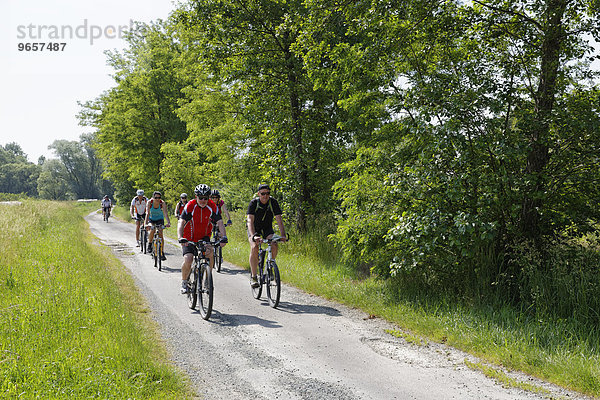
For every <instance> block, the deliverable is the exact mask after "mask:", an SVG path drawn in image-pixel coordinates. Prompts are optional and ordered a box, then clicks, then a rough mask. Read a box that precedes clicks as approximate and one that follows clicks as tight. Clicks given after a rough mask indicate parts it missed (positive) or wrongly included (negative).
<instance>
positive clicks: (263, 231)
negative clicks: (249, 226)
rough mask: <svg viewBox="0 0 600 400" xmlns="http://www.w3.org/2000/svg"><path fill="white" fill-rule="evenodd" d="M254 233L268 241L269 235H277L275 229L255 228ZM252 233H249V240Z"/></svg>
mask: <svg viewBox="0 0 600 400" xmlns="http://www.w3.org/2000/svg"><path fill="white" fill-rule="evenodd" d="M254 228H255V229H254V231H255V232H256V234H257V235H259V236H261V237H262V238H263V239H266V238H267V237H268V236H269V235H272V234H274V233H275V231H274V230H273V227H272V226H271V227H265V228H256V227H254ZM250 237H251V235H250V231H248V238H250Z"/></svg>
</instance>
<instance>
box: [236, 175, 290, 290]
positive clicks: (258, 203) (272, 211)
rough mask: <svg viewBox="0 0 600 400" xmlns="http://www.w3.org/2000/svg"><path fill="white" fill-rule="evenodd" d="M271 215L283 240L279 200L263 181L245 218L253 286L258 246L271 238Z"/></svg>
mask: <svg viewBox="0 0 600 400" xmlns="http://www.w3.org/2000/svg"><path fill="white" fill-rule="evenodd" d="M273 217H275V221H277V226H278V228H279V233H280V235H281V236H282V237H283V238H282V239H281V241H282V242H285V240H286V239H285V228H284V226H283V218H282V217H281V208H280V207H279V202H277V200H275V199H274V198H272V197H271V188H270V187H269V185H267V184H265V183H263V184H261V185H259V186H258V197H257V198H254V199H252V200H251V201H250V204H249V205H248V211H246V219H247V226H248V241H249V242H250V272H251V281H250V284H251V285H252V287H253V288H257V287H258V286H259V283H258V278H257V277H256V272H257V269H258V248H259V244H260V243H261V242H262V240H263V239H271V238H272V237H273V234H274V233H275V231H273ZM271 248H272V255H273V259H275V257H276V256H277V243H273V244H272V245H271Z"/></svg>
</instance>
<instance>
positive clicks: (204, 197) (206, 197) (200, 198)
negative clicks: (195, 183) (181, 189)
mask: <svg viewBox="0 0 600 400" xmlns="http://www.w3.org/2000/svg"><path fill="white" fill-rule="evenodd" d="M198 200H208V196H198Z"/></svg>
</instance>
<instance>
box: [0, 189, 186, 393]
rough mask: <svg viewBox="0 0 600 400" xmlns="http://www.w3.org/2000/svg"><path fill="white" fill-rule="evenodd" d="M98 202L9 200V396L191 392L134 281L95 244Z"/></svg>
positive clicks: (5, 341) (1, 236)
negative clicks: (89, 217)
mask: <svg viewBox="0 0 600 400" xmlns="http://www.w3.org/2000/svg"><path fill="white" fill-rule="evenodd" d="M93 208H97V205H95V204H94V205H75V204H74V203H59V202H47V201H33V200H27V201H25V202H24V203H23V205H22V206H2V205H0V221H2V225H3V227H2V230H0V254H2V257H1V258H0V397H8V398H17V397H19V398H65V399H66V398H118V399H125V398H130V399H148V398H152V399H163V398H165V399H167V398H169V399H170V398H186V397H191V394H190V393H189V392H188V391H187V389H186V386H185V383H184V382H183V380H182V379H181V378H180V377H179V376H178V374H177V372H176V371H175V370H174V368H173V367H171V366H170V365H168V364H167V363H166V362H164V358H165V350H164V348H163V347H162V346H161V344H160V341H159V339H158V338H157V335H156V333H155V331H153V326H152V323H151V322H150V320H149V318H147V317H146V316H145V315H144V313H145V312H147V309H146V308H145V305H144V302H143V300H142V299H141V298H140V297H139V295H138V294H137V293H136V291H135V289H134V284H133V282H132V279H131V277H130V276H129V275H127V273H125V272H124V270H123V266H122V265H121V264H120V263H119V262H118V261H117V260H116V259H115V258H114V257H113V256H112V255H111V254H110V252H109V251H108V250H107V249H101V248H99V247H97V246H95V245H93V244H92V241H93V238H92V237H91V234H90V233H89V230H88V228H87V224H86V223H85V221H84V220H83V218H82V215H83V214H85V213H86V212H88V211H89V210H91V209H93Z"/></svg>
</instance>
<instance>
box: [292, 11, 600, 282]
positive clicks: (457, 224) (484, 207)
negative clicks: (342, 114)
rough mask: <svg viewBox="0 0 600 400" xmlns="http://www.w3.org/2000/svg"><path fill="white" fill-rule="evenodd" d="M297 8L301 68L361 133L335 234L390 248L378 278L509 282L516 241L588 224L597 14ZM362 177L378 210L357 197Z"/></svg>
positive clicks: (378, 261)
mask: <svg viewBox="0 0 600 400" xmlns="http://www.w3.org/2000/svg"><path fill="white" fill-rule="evenodd" d="M307 4H308V6H309V8H310V11H311V12H310V16H311V17H310V19H309V21H308V22H307V24H305V26H304V28H305V31H304V33H303V36H302V41H301V43H302V47H301V50H302V52H303V53H304V61H305V63H306V65H307V69H308V70H309V71H310V75H311V77H312V79H313V80H314V81H315V82H317V84H319V85H321V86H322V87H324V88H327V89H328V90H331V91H336V92H337V93H339V96H340V104H342V105H343V106H344V107H345V109H346V111H347V112H348V113H349V115H350V118H349V122H350V123H353V124H354V125H353V126H362V129H357V130H355V132H356V133H357V134H356V135H354V139H355V141H354V144H355V146H354V150H355V151H356V154H357V159H356V160H354V161H351V162H348V163H346V164H345V166H344V168H345V170H346V172H347V173H348V177H347V178H346V179H342V180H341V181H339V182H338V184H337V186H336V187H337V194H338V196H339V199H340V200H341V201H342V204H343V206H344V208H343V214H342V216H343V219H341V220H340V228H339V230H338V234H337V238H338V240H339V242H340V243H341V244H342V245H343V246H344V247H345V248H346V250H347V251H348V252H349V254H360V252H361V251H362V249H363V248H365V244H367V247H366V248H378V245H377V244H376V243H377V242H381V241H385V242H386V245H385V247H384V249H381V251H379V252H375V253H367V254H374V255H376V256H377V255H382V254H383V255H382V256H381V257H379V256H377V257H374V259H373V260H372V262H374V264H375V266H376V268H377V270H378V271H380V272H382V273H385V272H386V270H387V271H389V272H391V273H393V274H403V273H404V272H407V271H409V272H410V271H413V272H414V271H420V272H422V273H423V276H424V277H426V278H425V279H426V280H427V282H429V284H431V283H432V282H436V279H437V280H438V282H443V283H448V282H451V283H456V282H461V281H462V280H461V279H460V278H458V277H461V278H462V277H464V278H468V279H465V281H468V282H473V279H482V281H485V282H486V283H487V284H488V285H489V283H491V282H493V281H496V282H497V281H498V280H499V279H507V280H510V281H512V282H517V281H519V279H520V276H521V273H520V271H519V269H518V268H517V269H513V267H510V268H509V267H508V266H509V265H513V266H514V265H516V264H518V263H511V262H508V260H510V259H511V257H512V256H511V247H512V246H513V245H514V244H516V243H519V242H520V241H521V240H523V238H530V239H533V240H534V241H538V242H541V241H543V240H544V238H545V237H547V236H549V235H555V234H557V233H560V232H561V231H562V230H564V229H565V228H567V227H573V226H574V227H576V229H578V230H580V231H581V230H585V229H589V221H590V220H597V219H598V217H599V215H598V211H597V208H596V207H595V206H594V205H595V204H597V199H598V197H599V195H600V193H599V192H598V185H597V183H598V179H599V178H600V176H599V175H598V171H597V168H595V167H594V165H595V163H596V162H597V159H598V156H599V155H600V154H599V152H600V148H599V146H598V143H600V142H599V141H598V139H599V138H598V132H599V130H598V126H599V118H598V115H599V114H598V102H597V98H598V89H597V88H596V87H594V86H593V84H592V83H590V78H592V77H594V73H593V72H592V71H591V70H590V68H589V62H588V61H589V60H586V55H587V54H589V51H590V48H589V45H588V44H587V43H586V40H585V36H584V34H585V33H591V34H593V35H598V22H597V21H598V19H597V15H598V10H597V8H596V9H592V8H591V7H590V8H588V6H590V4H589V3H584V2H581V1H571V2H564V1H554V0H548V1H527V2H493V1H490V2H485V3H483V2H479V1H476V2H474V3H465V4H463V3H459V2H456V3H453V2H422V1H411V2H403V3H398V2H395V1H377V2H375V1H372V2H362V3H353V4H350V3H339V2H335V1H328V0H323V1H321V0H315V1H311V2H309V3H307ZM596 7H597V6H596ZM350 126H352V125H350ZM369 166H371V168H370V167H369ZM373 166H381V169H377V168H372V167H373ZM369 173H372V174H374V175H372V176H374V177H375V178H374V179H369V178H370V177H369ZM361 182H370V184H371V185H372V186H371V187H374V189H375V193H377V194H378V195H379V196H381V198H382V199H384V200H385V201H386V204H387V205H388V207H386V208H384V209H381V208H378V207H377V206H373V205H369V204H368V203H366V202H367V199H366V198H365V196H361V195H360V194H359V193H356V187H357V186H358V184H359V183H361ZM595 199H596V200H595ZM373 212H375V213H379V212H381V213H384V215H386V216H387V217H388V218H387V219H386V218H385V217H384V218H376V217H373V216H372V215H371V214H372V213H373ZM357 221H358V222H357ZM361 223H362V225H361ZM382 227H383V228H384V229H382ZM371 232H375V234H374V235H371V236H370V237H365V235H368V234H369V233H371ZM361 235H362V236H361ZM386 260H387V262H386ZM501 260H504V262H503V263H501V264H500V265H498V264H496V263H498V262H501ZM386 264H387V265H386ZM482 265H483V266H486V268H487V269H485V270H483V271H482V269H481V266H482ZM497 271H500V274H498V273H497ZM448 277H451V278H448ZM502 277H504V278H502ZM471 286H472V285H471ZM488 287H489V286H488ZM496 287H498V288H503V286H502V285H498V286H496ZM448 290H449V291H452V290H453V288H452V287H449V288H448ZM501 290H502V289H501ZM513 293H514V292H513Z"/></svg>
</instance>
